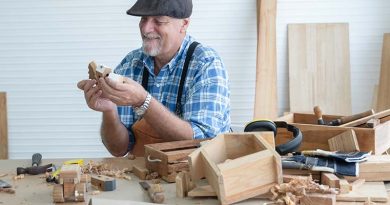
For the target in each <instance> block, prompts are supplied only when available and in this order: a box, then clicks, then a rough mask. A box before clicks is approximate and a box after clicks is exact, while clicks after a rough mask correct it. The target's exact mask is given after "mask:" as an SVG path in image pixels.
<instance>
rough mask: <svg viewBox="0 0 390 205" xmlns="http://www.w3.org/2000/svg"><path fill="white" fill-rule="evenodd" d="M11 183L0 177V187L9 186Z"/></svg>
mask: <svg viewBox="0 0 390 205" xmlns="http://www.w3.org/2000/svg"><path fill="white" fill-rule="evenodd" d="M11 187H12V186H11V184H8V183H7V182H5V181H3V180H1V179H0V188H11Z"/></svg>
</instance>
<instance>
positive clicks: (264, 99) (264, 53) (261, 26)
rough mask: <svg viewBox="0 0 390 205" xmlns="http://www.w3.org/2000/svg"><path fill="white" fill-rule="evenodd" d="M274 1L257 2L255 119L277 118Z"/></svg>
mask: <svg viewBox="0 0 390 205" xmlns="http://www.w3.org/2000/svg"><path fill="white" fill-rule="evenodd" d="M276 4H277V1H275V0H257V17H258V18H257V25H258V26H257V63H256V88H255V106H254V118H255V119H265V118H266V119H275V118H276V117H277V116H278V109H277V105H278V101H277V86H276V82H277V75H276V74H277V67H276Z"/></svg>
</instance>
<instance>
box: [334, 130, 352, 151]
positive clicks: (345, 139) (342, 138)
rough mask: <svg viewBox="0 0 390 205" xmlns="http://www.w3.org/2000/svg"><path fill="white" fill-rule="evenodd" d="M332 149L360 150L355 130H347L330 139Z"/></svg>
mask: <svg viewBox="0 0 390 205" xmlns="http://www.w3.org/2000/svg"><path fill="white" fill-rule="evenodd" d="M328 143H329V148H330V151H343V152H354V151H360V149H359V144H358V141H357V139H356V134H355V131H353V130H352V129H350V130H347V131H345V132H343V133H341V134H339V135H336V136H335V137H333V138H330V139H329V140H328Z"/></svg>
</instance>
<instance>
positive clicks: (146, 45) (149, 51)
mask: <svg viewBox="0 0 390 205" xmlns="http://www.w3.org/2000/svg"><path fill="white" fill-rule="evenodd" d="M156 37H157V38H158V39H157V40H158V44H157V45H153V44H154V42H148V41H151V40H148V38H151V39H153V40H152V41H156V39H155V38H156ZM142 50H143V52H144V53H145V54H146V55H149V56H153V57H154V56H157V55H158V54H160V51H161V38H160V36H158V35H156V34H145V35H144V37H143V39H142Z"/></svg>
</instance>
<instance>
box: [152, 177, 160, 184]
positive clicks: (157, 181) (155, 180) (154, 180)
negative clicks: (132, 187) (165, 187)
mask: <svg viewBox="0 0 390 205" xmlns="http://www.w3.org/2000/svg"><path fill="white" fill-rule="evenodd" d="M160 183H161V180H160V179H159V178H158V179H152V184H160Z"/></svg>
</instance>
